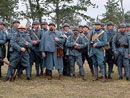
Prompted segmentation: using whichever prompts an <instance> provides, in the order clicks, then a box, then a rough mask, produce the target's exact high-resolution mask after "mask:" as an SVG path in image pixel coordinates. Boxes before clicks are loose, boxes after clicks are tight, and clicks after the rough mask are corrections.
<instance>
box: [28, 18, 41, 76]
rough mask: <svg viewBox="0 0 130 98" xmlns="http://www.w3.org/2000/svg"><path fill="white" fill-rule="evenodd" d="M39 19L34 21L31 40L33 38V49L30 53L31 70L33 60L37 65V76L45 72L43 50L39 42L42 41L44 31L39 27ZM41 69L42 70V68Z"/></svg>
mask: <svg viewBox="0 0 130 98" xmlns="http://www.w3.org/2000/svg"><path fill="white" fill-rule="evenodd" d="M39 24H40V23H39V21H37V20H35V21H34V22H33V23H32V27H33V28H32V30H31V34H30V36H31V40H32V44H33V46H32V49H31V53H30V72H31V73H32V65H33V62H35V67H36V76H40V75H42V74H43V69H42V58H41V56H42V55H41V52H40V51H39V44H40V41H41V37H42V32H41V30H40V29H39ZM39 69H41V72H40V70H39Z"/></svg>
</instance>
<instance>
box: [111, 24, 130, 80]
mask: <svg viewBox="0 0 130 98" xmlns="http://www.w3.org/2000/svg"><path fill="white" fill-rule="evenodd" d="M125 27H126V26H125V24H121V25H120V28H125ZM112 45H113V51H114V54H115V57H116V59H117V66H118V73H119V79H123V74H122V67H123V66H124V68H125V73H126V80H129V75H130V71H129V67H130V64H129V59H130V57H129V54H130V37H129V34H126V33H125V30H124V31H121V30H120V31H119V32H118V34H116V35H115V36H114V38H113V43H112Z"/></svg>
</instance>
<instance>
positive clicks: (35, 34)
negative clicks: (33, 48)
mask: <svg viewBox="0 0 130 98" xmlns="http://www.w3.org/2000/svg"><path fill="white" fill-rule="evenodd" d="M38 32H39V31H38ZM32 34H33V35H34V36H35V38H36V39H37V40H39V37H38V36H37V35H36V34H35V33H34V32H33V30H32V31H31V35H32Z"/></svg>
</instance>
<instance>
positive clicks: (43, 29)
mask: <svg viewBox="0 0 130 98" xmlns="http://www.w3.org/2000/svg"><path fill="white" fill-rule="evenodd" d="M41 25H48V23H47V22H42V24H41ZM41 30H42V31H43V33H45V32H46V31H48V29H47V27H41Z"/></svg>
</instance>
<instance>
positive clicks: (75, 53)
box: [66, 27, 86, 80]
mask: <svg viewBox="0 0 130 98" xmlns="http://www.w3.org/2000/svg"><path fill="white" fill-rule="evenodd" d="M74 31H77V32H79V30H78V28H77V27H74V28H73V32H74ZM76 44H79V46H78V47H77V48H75V45H76ZM66 47H67V48H68V49H67V52H66V55H68V56H69V61H70V67H71V73H72V75H73V76H74V77H75V76H76V73H75V62H77V64H78V66H79V70H80V75H81V76H82V78H83V80H86V78H85V72H84V67H83V61H82V52H81V51H80V50H81V49H83V48H85V41H84V39H83V37H82V36H80V34H79V33H78V34H73V35H71V36H69V37H68V38H67V41H66Z"/></svg>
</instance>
